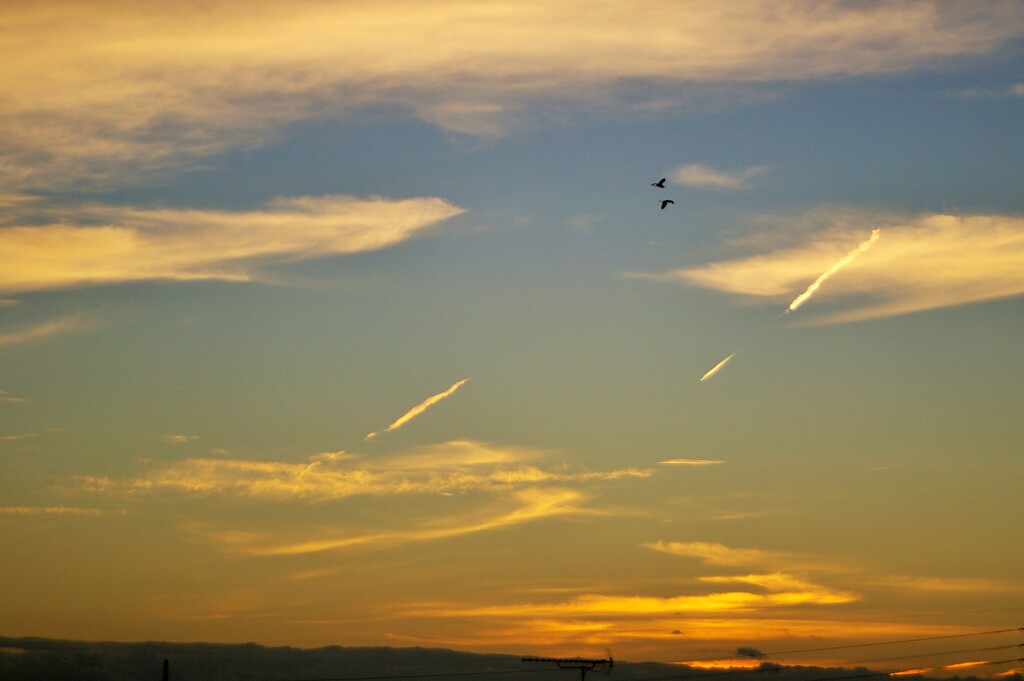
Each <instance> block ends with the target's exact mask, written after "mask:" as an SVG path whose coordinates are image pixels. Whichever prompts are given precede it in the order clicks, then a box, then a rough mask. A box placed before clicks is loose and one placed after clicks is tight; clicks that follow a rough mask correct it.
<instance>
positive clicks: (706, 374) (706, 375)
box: [698, 352, 736, 383]
mask: <svg viewBox="0 0 1024 681" xmlns="http://www.w3.org/2000/svg"><path fill="white" fill-rule="evenodd" d="M735 356H736V353H735V352H734V353H732V354H731V355H729V356H728V357H726V358H725V359H723V360H722V361H721V362H719V363H718V364H716V365H715V366H713V367H711V368H710V369H708V370H707V371H706V372H704V375H703V376H701V377H700V381H698V382H699V383H703V382H704V381H706V380H708V379H710V378H711V377H713V376H714V375H715V374H717V373H718V372H719V371H721V370H722V367H724V366H725V365H726V364H728V363H729V360H731V359H732V358H733V357H735Z"/></svg>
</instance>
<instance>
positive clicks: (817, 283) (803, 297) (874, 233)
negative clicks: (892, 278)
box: [701, 229, 882, 380]
mask: <svg viewBox="0 0 1024 681" xmlns="http://www.w3.org/2000/svg"><path fill="white" fill-rule="evenodd" d="M881 233H882V230H881V229H873V230H871V237H870V238H868V239H867V240H866V241H864V242H863V243H862V244H861V245H860V246H857V248H855V249H853V250H852V251H850V252H849V253H847V254H846V255H845V256H843V258H842V259H840V260H839V262H837V263H836V264H835V265H832V267H830V268H828V269H827V270H825V271H824V272H823V273H822V275H821V276H820V277H818V278H817V279H815V280H814V282H813V283H812V284H811V285H810V286H808V287H807V290H806V291H804V292H803V293H801V294H800V295H798V296H797V297H796V298H794V299H793V302H792V303H790V304H789V307H788V308H787V309H786V312H792V311H793V310H795V309H797V308H798V307H800V306H801V305H803V304H804V303H806V302H807V300H808V299H809V298H810V297H811V296H813V295H814V292H815V291H817V290H818V289H819V288H821V285H822V283H823V282H824V281H825V280H826V279H828V278H829V277H831V276H832V275H833V274H835V273H836V272H838V271H839V270H841V269H842V268H844V267H846V266H847V265H849V264H850V262H851V261H852V260H853V259H854V258H856V257H857V256H858V255H860V254H861V253H863V252H864V251H866V250H868V249H869V248H871V244H873V243H875V242H876V241H877V240H878V236H879V235H880V234H881ZM712 371H713V370H712ZM701 380H703V379H701Z"/></svg>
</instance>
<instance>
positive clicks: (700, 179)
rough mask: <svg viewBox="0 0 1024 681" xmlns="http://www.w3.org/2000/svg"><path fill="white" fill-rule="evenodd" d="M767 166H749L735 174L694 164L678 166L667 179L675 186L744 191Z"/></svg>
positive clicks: (766, 170)
mask: <svg viewBox="0 0 1024 681" xmlns="http://www.w3.org/2000/svg"><path fill="white" fill-rule="evenodd" d="M768 170H769V167H768V166H751V167H750V168H746V169H744V170H741V171H739V172H736V173H730V172H727V171H724V170H716V169H715V168H712V167H710V166H705V165H701V164H699V163H694V164H691V165H685V166H680V167H679V168H676V169H675V170H673V171H672V172H671V173H670V175H669V177H670V178H671V180H672V181H673V182H675V183H676V184H682V185H687V186H691V187H715V188H718V189H746V188H748V187H749V186H750V180H752V179H754V178H755V177H757V176H758V175H763V174H764V173H766V172H768Z"/></svg>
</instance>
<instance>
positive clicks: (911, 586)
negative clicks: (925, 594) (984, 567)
mask: <svg viewBox="0 0 1024 681" xmlns="http://www.w3.org/2000/svg"><path fill="white" fill-rule="evenodd" d="M862 584H864V585H865V586H872V587H881V588H884V589H898V590H900V591H932V592H950V593H1004V594H1011V593H1024V584H1021V583H1020V582H1008V581H1005V580H999V579H985V578H975V577H935V576H927V575H920V576H912V575H887V576H884V577H870V578H867V579H864V580H863V581H862Z"/></svg>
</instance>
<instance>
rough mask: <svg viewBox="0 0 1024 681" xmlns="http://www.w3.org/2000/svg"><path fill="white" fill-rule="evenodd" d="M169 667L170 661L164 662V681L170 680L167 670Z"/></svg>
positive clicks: (168, 670) (169, 672)
mask: <svg viewBox="0 0 1024 681" xmlns="http://www.w3.org/2000/svg"><path fill="white" fill-rule="evenodd" d="M170 666H171V661H170V660H164V676H163V679H164V681H170V678H171V671H170V669H169V668H170Z"/></svg>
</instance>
